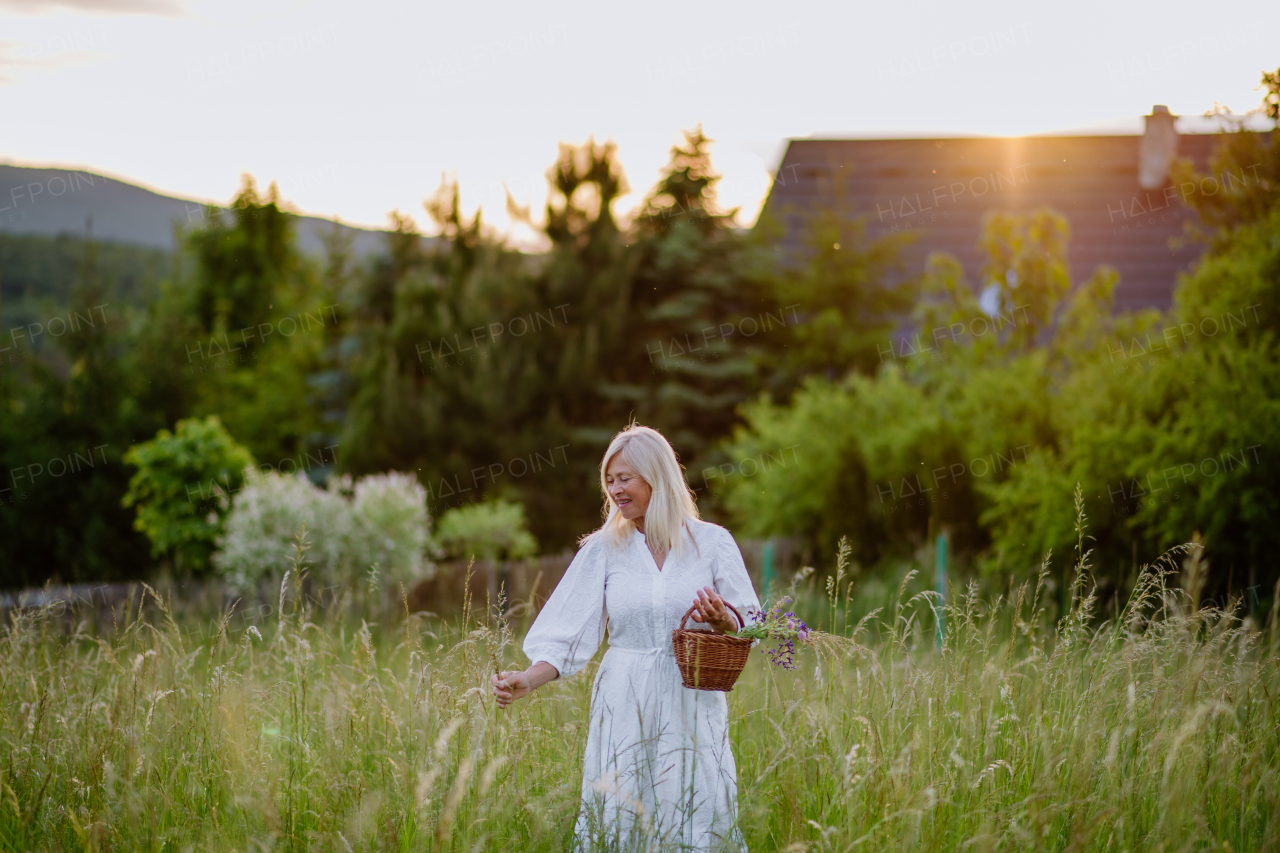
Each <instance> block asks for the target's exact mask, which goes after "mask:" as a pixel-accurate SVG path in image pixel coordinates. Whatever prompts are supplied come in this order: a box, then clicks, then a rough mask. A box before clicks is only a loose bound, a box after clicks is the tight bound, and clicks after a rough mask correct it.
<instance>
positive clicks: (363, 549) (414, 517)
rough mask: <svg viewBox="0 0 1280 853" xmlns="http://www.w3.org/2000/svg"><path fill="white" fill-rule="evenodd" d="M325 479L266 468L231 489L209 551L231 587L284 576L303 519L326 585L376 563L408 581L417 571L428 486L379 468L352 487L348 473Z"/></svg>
mask: <svg viewBox="0 0 1280 853" xmlns="http://www.w3.org/2000/svg"><path fill="white" fill-rule="evenodd" d="M328 485H329V488H327V489H320V488H317V487H316V486H314V485H312V484H311V482H310V481H309V480H307V479H306V477H304V476H302V475H301V474H298V475H294V476H281V475H279V474H276V473H269V474H267V475H266V476H264V477H261V478H256V479H255V480H254V481H253V482H252V483H251V484H250V485H248V486H247V487H246V488H245V489H244V491H243V492H241V493H240V494H239V495H238V496H237V497H236V499H235V503H234V505H233V506H232V509H231V513H230V515H229V516H228V517H227V523H226V533H225V534H224V535H223V536H222V538H221V539H220V541H219V545H220V550H219V552H218V554H217V555H215V557H214V563H215V564H216V565H217V567H218V568H219V570H220V571H221V572H222V574H223V576H224V577H225V578H226V579H227V581H228V583H229V584H230V585H231V586H232V587H233V588H236V589H242V590H245V589H251V588H254V587H256V586H257V584H258V583H260V582H261V581H262V580H263V579H265V578H277V577H280V576H282V575H283V574H284V572H285V570H286V569H287V568H288V567H289V566H290V564H291V562H292V556H293V543H294V541H295V539H296V538H297V535H298V532H299V530H300V529H302V528H303V527H304V526H305V528H306V531H307V541H308V543H309V546H310V547H309V548H308V551H307V564H308V565H309V566H310V572H311V574H312V576H313V577H315V578H316V580H317V581H319V582H320V583H322V584H324V585H337V586H350V585H352V584H354V583H355V582H356V581H358V580H360V579H362V578H364V577H366V575H367V573H368V570H369V568H370V566H372V565H373V564H374V563H377V564H378V565H379V566H380V573H381V574H382V575H383V576H385V577H387V578H391V579H395V580H399V581H402V582H404V583H406V584H407V583H409V582H412V581H413V580H416V579H418V578H419V577H421V576H422V574H423V573H424V571H425V569H426V567H427V563H426V550H427V544H428V541H429V531H430V528H429V519H428V517H427V509H426V493H425V492H424V491H423V489H422V487H421V486H419V485H418V483H417V481H416V480H414V478H413V477H411V476H409V475H407V474H397V473H389V474H379V475H375V476H371V477H365V478H363V479H361V480H359V481H358V482H356V483H355V484H354V487H353V486H352V481H351V478H350V477H336V478H331V479H330V481H329V484H328Z"/></svg>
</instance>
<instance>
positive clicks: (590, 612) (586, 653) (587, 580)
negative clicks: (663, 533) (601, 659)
mask: <svg viewBox="0 0 1280 853" xmlns="http://www.w3.org/2000/svg"><path fill="white" fill-rule="evenodd" d="M604 581H605V549H604V547H603V545H602V544H601V543H600V542H598V541H596V539H594V538H593V539H591V540H590V541H588V542H587V543H586V544H585V545H583V546H582V548H580V549H579V550H578V553H577V555H575V556H574V558H573V562H571V563H570V564H569V568H568V569H566V570H565V573H564V577H562V578H561V579H560V583H558V584H556V588H555V590H554V591H553V592H552V593H551V597H550V598H549V599H547V603H546V604H545V605H544V606H543V608H542V611H541V612H540V613H538V618H536V619H534V620H533V626H532V627H531V628H530V629H529V633H528V634H527V635H526V636H525V639H524V653H525V655H526V656H527V657H528V658H529V660H530V662H531V663H537V662H538V661H546V662H547V663H549V664H551V665H552V666H554V667H555V668H556V670H557V671H558V672H559V673H560V677H561V678H565V677H568V676H570V675H573V674H574V673H575V672H578V671H579V670H581V669H582V668H583V667H585V666H586V665H587V662H588V661H590V660H591V656H592V655H594V654H595V653H596V649H598V648H600V642H601V641H602V640H603V639H604V631H605V626H606V625H607V623H608V613H607V612H606V610H605V599H604Z"/></svg>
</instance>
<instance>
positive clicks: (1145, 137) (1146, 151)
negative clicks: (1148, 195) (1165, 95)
mask: <svg viewBox="0 0 1280 853" xmlns="http://www.w3.org/2000/svg"><path fill="white" fill-rule="evenodd" d="M1143 118H1144V119H1145V120H1146V123H1147V124H1146V130H1144V131H1143V133H1142V144H1141V145H1140V146H1139V147H1138V185H1139V186H1140V187H1142V188H1143V189H1144V190H1158V189H1160V188H1161V187H1163V186H1164V182H1165V180H1166V179H1167V178H1168V177H1169V164H1170V163H1172V162H1173V158H1174V157H1175V156H1177V153H1178V129H1177V128H1176V127H1175V126H1174V121H1176V120H1177V116H1175V115H1174V114H1173V113H1171V112H1169V108H1168V107H1166V106H1165V105H1164V104H1156V105H1155V106H1154V107H1152V108H1151V115H1149V116H1143Z"/></svg>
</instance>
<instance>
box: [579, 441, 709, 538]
mask: <svg viewBox="0 0 1280 853" xmlns="http://www.w3.org/2000/svg"><path fill="white" fill-rule="evenodd" d="M619 454H621V455H622V460H623V461H624V462H626V463H627V464H628V465H630V466H631V467H632V468H633V469H635V472H636V473H637V474H639V475H640V477H641V478H642V479H643V480H644V481H645V483H647V484H648V485H649V488H650V489H652V490H653V495H652V496H651V497H650V498H649V507H648V509H646V510H645V514H644V530H645V538H646V539H648V540H649V541H650V542H654V543H657V544H658V545H659V546H661V547H665V548H666V549H667V551H668V553H673V554H678V555H679V554H683V553H684V552H685V550H686V548H687V543H688V542H691V541H693V539H692V531H689V534H690V535H689V536H685V535H684V534H685V530H686V528H687V526H688V522H690V521H697V520H698V505H697V504H696V503H694V501H693V493H692V492H691V491H690V490H689V486H688V484H686V483H685V481H684V474H683V473H682V472H681V471H680V462H679V461H678V460H677V459H676V452H675V450H673V449H672V447H671V444H670V442H668V441H667V439H666V438H665V437H663V435H662V433H660V432H658V431H657V430H656V429H651V428H650V427H647V426H640V425H639V424H635V423H633V424H631V425H629V426H628V427H627V428H626V429H624V430H623V431H622V432H620V433H618V434H617V435H615V436H614V437H613V441H611V442H609V449H608V450H606V451H605V454H604V459H603V460H601V462H600V491H601V492H603V493H604V509H603V511H602V514H603V515H604V517H605V520H604V524H603V525H601V527H600V529H599V530H597V531H595V532H594V533H592V534H590V535H589V536H588V537H584V539H585V538H594V537H596V536H603V537H604V540H605V542H606V543H607V544H608V545H609V546H610V547H614V548H625V547H626V545H627V541H628V540H629V539H630V538H631V537H632V536H634V535H635V530H636V525H635V522H633V521H631V520H629V519H626V518H623V517H622V513H621V512H619V511H618V507H617V506H616V505H615V504H614V502H613V500H612V499H611V498H610V497H609V484H608V481H607V479H606V473H607V471H608V468H609V463H610V462H611V461H612V460H613V458H614V457H615V456H617V455H619ZM694 547H695V548H696V547H697V543H696V542H694Z"/></svg>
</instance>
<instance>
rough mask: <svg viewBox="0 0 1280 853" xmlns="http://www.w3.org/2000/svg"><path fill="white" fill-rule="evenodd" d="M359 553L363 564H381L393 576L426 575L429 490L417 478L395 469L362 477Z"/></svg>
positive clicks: (357, 509) (359, 487)
mask: <svg viewBox="0 0 1280 853" xmlns="http://www.w3.org/2000/svg"><path fill="white" fill-rule="evenodd" d="M353 507H354V510H355V513H354V515H355V518H354V521H355V529H354V531H353V534H354V538H355V540H356V542H355V546H356V553H357V554H358V555H359V556H360V558H361V560H362V562H363V565H366V566H367V565H369V564H371V563H378V564H379V565H380V566H381V567H382V571H383V573H384V574H385V575H386V576H387V577H389V578H393V579H398V580H402V581H409V580H414V579H416V578H418V577H420V576H421V575H422V574H423V570H424V567H425V566H426V556H427V548H428V545H429V543H430V538H431V537H430V534H429V530H430V526H429V524H428V518H427V492H426V490H425V489H424V488H422V485H421V484H419V483H418V480H417V478H415V477H413V476H412V475H409V474H400V473H397V472H395V471H392V472H389V473H386V474H375V475H373V476H370V477H365V478H363V479H361V480H360V481H359V482H358V483H356V486H355V495H354V500H353Z"/></svg>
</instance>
